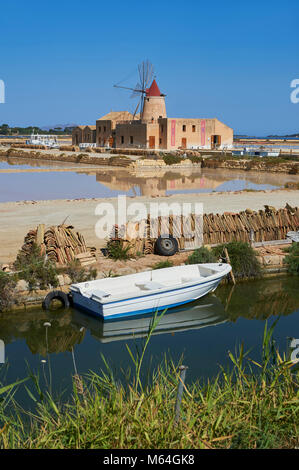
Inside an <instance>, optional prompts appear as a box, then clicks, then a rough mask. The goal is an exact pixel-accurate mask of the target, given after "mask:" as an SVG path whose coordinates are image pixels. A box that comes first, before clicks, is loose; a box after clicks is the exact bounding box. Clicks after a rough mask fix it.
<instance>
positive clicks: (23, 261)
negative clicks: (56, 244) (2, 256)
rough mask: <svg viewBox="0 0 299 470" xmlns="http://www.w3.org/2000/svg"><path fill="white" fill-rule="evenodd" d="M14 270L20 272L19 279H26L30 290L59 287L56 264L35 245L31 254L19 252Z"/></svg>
mask: <svg viewBox="0 0 299 470" xmlns="http://www.w3.org/2000/svg"><path fill="white" fill-rule="evenodd" d="M14 268H15V269H16V270H17V271H19V272H18V276H19V279H25V281H27V282H28V285H29V289H30V290H35V289H48V288H49V287H57V286H58V278H57V270H56V266H55V264H54V263H52V261H50V260H49V259H48V258H47V256H46V254H44V253H42V252H41V248H40V246H38V245H37V244H35V243H34V244H33V245H32V248H31V251H30V253H24V252H22V251H19V253H18V255H17V259H16V261H15V262H14Z"/></svg>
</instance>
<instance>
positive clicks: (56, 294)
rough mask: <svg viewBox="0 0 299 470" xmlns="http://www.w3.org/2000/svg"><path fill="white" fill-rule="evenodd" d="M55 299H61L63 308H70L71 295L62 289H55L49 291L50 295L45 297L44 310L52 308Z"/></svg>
mask: <svg viewBox="0 0 299 470" xmlns="http://www.w3.org/2000/svg"><path fill="white" fill-rule="evenodd" d="M53 300H60V301H61V303H62V305H63V308H69V306H70V301H69V297H68V295H67V294H65V293H64V292H62V291H61V290H53V291H52V292H49V294H48V295H46V297H45V298H44V301H43V304H42V307H43V309H44V310H50V306H51V303H52V301H53Z"/></svg>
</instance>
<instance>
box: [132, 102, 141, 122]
mask: <svg viewBox="0 0 299 470" xmlns="http://www.w3.org/2000/svg"><path fill="white" fill-rule="evenodd" d="M140 103H141V100H139V101H138V103H137V106H136V108H135V111H134V114H133V119H135V116H136V114H137V111H138V108H139V106H140Z"/></svg>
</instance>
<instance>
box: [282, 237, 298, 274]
mask: <svg viewBox="0 0 299 470" xmlns="http://www.w3.org/2000/svg"><path fill="white" fill-rule="evenodd" d="M285 251H287V252H288V255H286V256H285V258H284V263H285V264H286V265H287V267H288V272H289V273H291V274H299V243H298V242H295V243H292V245H291V246H290V247H289V248H286V249H285Z"/></svg>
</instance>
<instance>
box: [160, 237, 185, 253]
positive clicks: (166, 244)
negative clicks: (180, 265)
mask: <svg viewBox="0 0 299 470" xmlns="http://www.w3.org/2000/svg"><path fill="white" fill-rule="evenodd" d="M178 251H179V245H178V241H177V239H176V238H174V237H172V236H171V235H169V236H167V237H163V236H161V237H158V238H157V240H156V242H155V253H156V254H157V255H162V256H173V255H174V254H175V253H177V252H178Z"/></svg>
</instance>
